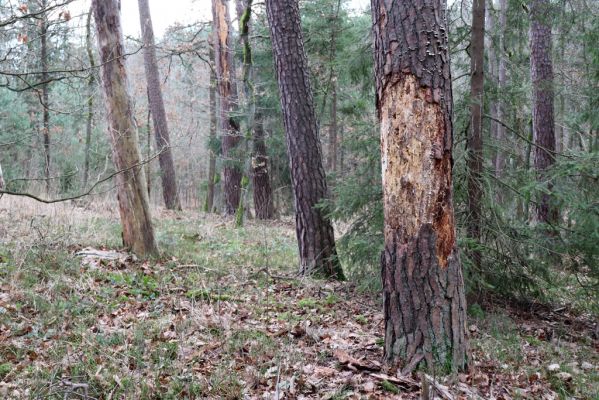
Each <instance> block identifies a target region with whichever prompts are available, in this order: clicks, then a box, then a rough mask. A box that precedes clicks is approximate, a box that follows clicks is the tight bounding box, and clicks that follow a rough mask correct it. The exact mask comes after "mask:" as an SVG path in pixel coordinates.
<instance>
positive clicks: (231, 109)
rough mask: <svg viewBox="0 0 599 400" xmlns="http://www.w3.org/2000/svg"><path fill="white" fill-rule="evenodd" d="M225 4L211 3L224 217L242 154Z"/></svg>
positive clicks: (231, 205) (235, 190) (233, 202)
mask: <svg viewBox="0 0 599 400" xmlns="http://www.w3.org/2000/svg"><path fill="white" fill-rule="evenodd" d="M228 5H229V4H228V1H227V0H212V19H213V24H214V25H213V26H214V32H215V35H214V55H215V61H216V63H215V65H216V76H217V81H218V94H219V99H220V110H219V111H220V112H219V125H220V131H221V135H222V154H223V158H224V162H223V176H224V182H223V183H224V195H225V214H227V215H234V214H235V213H236V211H237V208H238V206H239V200H240V195H241V175H242V173H241V154H240V146H239V144H240V142H241V134H240V132H239V122H238V121H237V119H236V117H235V112H236V110H237V85H236V83H235V67H234V65H233V52H232V48H233V47H232V46H233V40H232V37H231V18H230V17H229V7H228Z"/></svg>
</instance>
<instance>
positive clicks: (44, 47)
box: [40, 0, 50, 193]
mask: <svg viewBox="0 0 599 400" xmlns="http://www.w3.org/2000/svg"><path fill="white" fill-rule="evenodd" d="M47 6H48V2H47V0H42V2H41V8H42V20H41V21H40V41H41V49H40V58H41V62H42V75H41V77H42V120H43V134H44V176H45V178H46V193H50V109H49V108H48V107H49V106H50V104H49V97H50V96H49V93H48V91H49V88H48V81H49V74H48V14H47V12H46V8H47Z"/></svg>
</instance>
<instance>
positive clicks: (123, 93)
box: [92, 0, 158, 257]
mask: <svg viewBox="0 0 599 400" xmlns="http://www.w3.org/2000/svg"><path fill="white" fill-rule="evenodd" d="M92 8H93V12H94V19H95V23H96V31H97V35H98V48H99V50H100V61H101V63H100V64H101V69H100V75H101V78H102V79H101V80H102V87H103V89H104V100H105V104H106V115H107V118H108V134H109V137H110V140H111V147H112V160H113V162H114V166H115V168H116V170H117V171H121V172H120V173H119V174H117V175H116V183H117V198H118V202H119V212H120V215H121V223H122V225H123V244H124V245H125V246H126V247H128V248H130V249H131V250H132V251H133V252H135V253H136V254H137V255H139V256H142V257H143V256H148V255H155V254H157V253H158V250H157V247H156V241H155V239H154V228H153V227H152V219H151V216H150V207H149V204H148V192H147V190H146V186H145V185H146V178H145V174H144V169H143V165H142V163H141V154H140V151H139V144H138V138H137V129H136V127H135V123H134V121H133V115H134V113H133V107H132V103H131V98H130V97H129V93H128V91H127V87H128V83H127V73H126V69H125V57H124V56H125V49H124V46H123V32H122V30H121V15H120V0H93V1H92Z"/></svg>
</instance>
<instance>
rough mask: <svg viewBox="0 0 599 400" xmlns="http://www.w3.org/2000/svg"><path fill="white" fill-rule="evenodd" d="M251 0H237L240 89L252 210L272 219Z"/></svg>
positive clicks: (272, 212) (259, 216) (268, 170)
mask: <svg viewBox="0 0 599 400" xmlns="http://www.w3.org/2000/svg"><path fill="white" fill-rule="evenodd" d="M252 3H253V1H252V0H238V1H237V8H238V11H237V12H238V18H239V35H240V37H241V42H242V47H243V74H242V76H243V88H244V94H245V96H244V97H245V102H246V107H245V108H246V109H247V121H248V128H249V129H250V130H251V132H252V142H253V149H252V165H251V178H252V186H253V187H254V210H255V211H256V218H258V219H262V220H265V219H272V218H273V217H274V208H273V203H272V188H271V186H270V168H269V159H268V155H267V151H266V141H265V140H264V126H263V123H264V121H263V115H262V113H260V112H257V111H256V94H255V91H254V61H253V56H252V46H251V43H250V29H251V25H250V21H251V16H252Z"/></svg>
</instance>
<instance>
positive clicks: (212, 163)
mask: <svg viewBox="0 0 599 400" xmlns="http://www.w3.org/2000/svg"><path fill="white" fill-rule="evenodd" d="M210 62H211V63H212V65H211V66H210V89H209V90H210V95H209V97H210V100H209V101H210V133H209V135H210V136H209V141H210V142H209V143H210V145H209V146H208V147H209V149H208V151H209V153H210V154H209V156H208V192H207V193H206V205H205V206H204V211H206V212H212V211H214V178H215V175H216V154H215V153H214V149H213V148H212V145H213V143H214V141H215V140H216V72H215V70H214V47H213V46H210Z"/></svg>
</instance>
